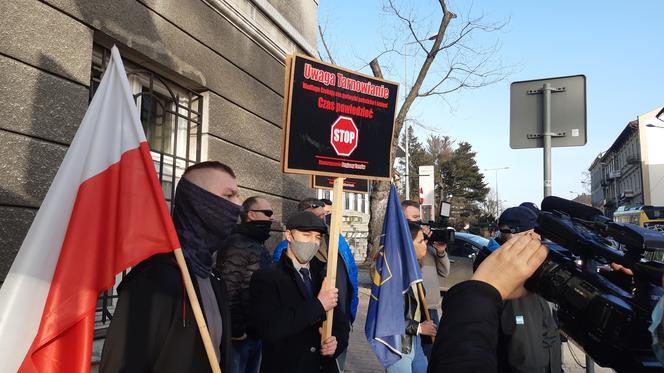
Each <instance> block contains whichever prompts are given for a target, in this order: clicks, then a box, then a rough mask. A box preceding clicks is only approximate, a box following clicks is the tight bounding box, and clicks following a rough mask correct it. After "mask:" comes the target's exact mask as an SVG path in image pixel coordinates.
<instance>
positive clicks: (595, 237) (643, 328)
mask: <svg viewBox="0 0 664 373" xmlns="http://www.w3.org/2000/svg"><path fill="white" fill-rule="evenodd" d="M535 232H537V233H538V234H540V235H541V236H542V237H543V238H545V239H548V240H550V241H551V242H546V241H545V242H544V243H545V244H546V245H547V246H548V247H549V249H550V250H549V256H548V257H547V259H546V261H545V262H544V263H543V264H542V265H541V266H540V267H539V268H538V270H537V271H536V272H535V274H534V275H533V276H532V277H531V278H530V279H528V281H527V282H526V288H527V289H529V290H530V291H533V292H536V293H538V294H540V295H541V296H542V297H544V298H545V299H547V300H548V301H550V302H553V303H555V304H557V305H558V307H559V309H558V312H557V315H558V319H559V321H560V327H561V329H562V330H563V332H564V333H565V334H567V335H568V336H569V337H570V338H571V339H573V340H575V341H576V342H578V343H579V344H580V345H581V346H582V347H583V349H584V350H585V351H586V353H588V354H589V355H590V356H591V357H592V358H593V359H594V360H595V361H596V362H597V363H598V364H600V365H602V366H608V367H610V368H613V369H615V370H616V371H618V372H630V373H631V372H642V371H644V372H654V371H658V372H659V371H662V369H663V368H664V367H663V366H662V364H660V363H659V361H658V360H657V358H656V357H655V355H654V353H653V351H652V348H651V344H652V337H651V335H650V332H649V331H648V327H649V326H650V323H651V320H650V318H651V316H650V315H651V312H652V309H653V307H654V306H655V304H656V302H657V300H658V298H659V296H661V294H662V288H661V285H662V275H663V274H664V264H663V263H661V262H656V261H651V260H646V259H644V254H645V253H646V252H649V251H654V250H657V249H664V234H662V233H658V232H654V231H651V230H647V229H644V228H641V227H639V226H636V225H632V224H621V223H616V222H613V221H611V219H609V218H607V217H605V216H603V215H602V213H601V211H599V210H597V209H595V208H592V207H588V206H585V205H582V204H579V203H576V202H571V201H568V200H565V199H562V198H558V197H546V198H545V199H544V200H543V201H542V212H541V213H540V214H539V216H538V219H537V226H536V228H535ZM614 242H615V243H618V244H619V245H617V244H613V243H614ZM610 263H617V264H621V265H623V266H625V267H627V268H629V269H631V270H632V271H633V272H634V276H633V283H634V285H635V286H634V289H633V290H632V291H626V290H624V289H622V288H621V287H619V286H617V285H616V284H615V283H613V282H612V281H610V280H609V278H608V277H606V276H604V275H603V274H601V273H600V272H599V270H598V269H599V268H600V267H601V266H602V265H605V264H610ZM625 276H627V275H625Z"/></svg>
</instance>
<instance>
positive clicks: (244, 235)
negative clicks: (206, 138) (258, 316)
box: [217, 197, 274, 373]
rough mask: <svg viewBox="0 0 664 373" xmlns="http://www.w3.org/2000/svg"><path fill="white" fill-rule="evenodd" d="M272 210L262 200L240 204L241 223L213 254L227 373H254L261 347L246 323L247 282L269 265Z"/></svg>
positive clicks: (267, 202) (253, 329)
mask: <svg viewBox="0 0 664 373" xmlns="http://www.w3.org/2000/svg"><path fill="white" fill-rule="evenodd" d="M273 214H274V212H273V211H272V206H271V205H270V202H269V201H268V200H267V199H265V198H263V197H249V198H247V199H246V200H244V202H242V213H241V214H240V217H241V220H242V222H241V223H240V224H238V225H237V226H236V227H235V231H234V232H233V234H231V236H230V237H229V238H228V240H226V242H225V243H224V245H223V247H222V248H221V249H220V250H219V253H218V254H217V269H219V271H221V274H222V275H223V276H224V280H225V281H226V285H227V291H228V300H229V302H230V306H231V315H232V318H233V325H231V332H232V335H233V336H232V339H233V362H232V364H231V370H230V373H258V369H259V368H260V362H261V344H260V340H259V339H258V331H257V330H256V328H255V326H254V325H253V324H252V323H251V322H250V320H249V313H250V307H251V305H250V300H251V297H250V295H249V282H250V281H251V276H252V275H253V274H254V272H256V271H258V270H259V269H261V268H266V267H267V266H268V265H269V264H270V253H269V252H268V251H267V248H265V246H264V243H265V241H266V240H267V239H268V238H270V227H271V226H272V215H273Z"/></svg>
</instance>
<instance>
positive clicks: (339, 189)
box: [321, 177, 344, 341]
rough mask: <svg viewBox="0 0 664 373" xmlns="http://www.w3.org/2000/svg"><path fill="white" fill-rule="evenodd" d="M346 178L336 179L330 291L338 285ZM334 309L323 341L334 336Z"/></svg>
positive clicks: (325, 325)
mask: <svg viewBox="0 0 664 373" xmlns="http://www.w3.org/2000/svg"><path fill="white" fill-rule="evenodd" d="M343 187H344V178H343V177H338V178H336V179H334V189H333V191H334V194H333V196H332V198H334V203H332V219H331V222H330V244H329V245H328V247H327V280H326V282H325V284H324V286H325V287H326V288H328V289H330V288H333V287H336V284H337V258H338V257H339V235H340V234H341V218H342V217H343V198H342V197H343ZM333 315H334V308H333V309H331V310H329V311H327V319H326V320H325V322H323V334H322V335H321V341H325V340H326V339H328V338H329V337H330V336H332V317H333Z"/></svg>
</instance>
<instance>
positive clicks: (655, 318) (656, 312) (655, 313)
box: [648, 297, 664, 364]
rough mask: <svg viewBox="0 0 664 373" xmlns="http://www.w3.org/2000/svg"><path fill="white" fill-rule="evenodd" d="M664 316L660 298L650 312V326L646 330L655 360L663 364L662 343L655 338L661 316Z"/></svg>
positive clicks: (663, 350) (663, 347)
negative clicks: (648, 332) (650, 340)
mask: <svg viewBox="0 0 664 373" xmlns="http://www.w3.org/2000/svg"><path fill="white" fill-rule="evenodd" d="M663 315H664V297H662V298H660V300H659V302H657V305H656V306H655V309H653V310H652V324H650V327H649V328H648V330H650V334H651V335H652V350H653V352H654V353H655V356H657V359H658V360H659V361H660V362H661V363H663V364H664V341H661V340H660V339H659V337H658V336H657V328H658V327H659V325H660V324H661V323H662V316H663Z"/></svg>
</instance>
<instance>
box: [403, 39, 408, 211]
mask: <svg viewBox="0 0 664 373" xmlns="http://www.w3.org/2000/svg"><path fill="white" fill-rule="evenodd" d="M406 45H408V43H406V44H404V45H403V86H404V92H405V93H404V99H403V102H404V103H405V102H406V95H407V94H408V70H407V69H408V63H407V59H406ZM404 125H405V126H406V199H410V163H409V162H408V161H409V158H410V157H409V154H408V153H410V134H409V133H408V120H407V119H405V118H404Z"/></svg>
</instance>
